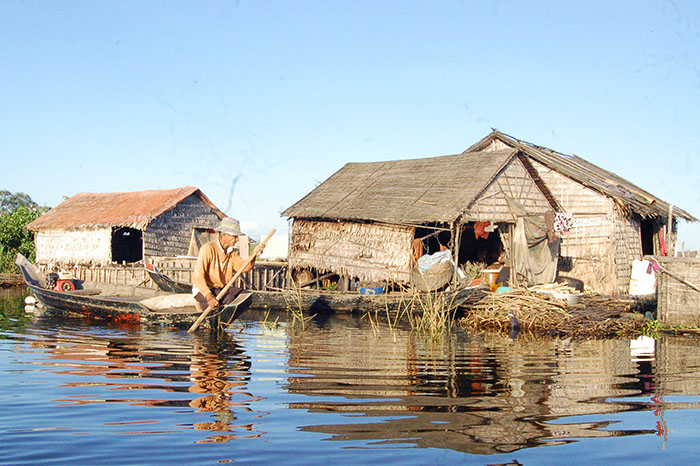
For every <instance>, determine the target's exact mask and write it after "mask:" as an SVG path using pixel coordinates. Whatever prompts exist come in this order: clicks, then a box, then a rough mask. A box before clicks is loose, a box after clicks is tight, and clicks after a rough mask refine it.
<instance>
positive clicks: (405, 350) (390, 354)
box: [287, 327, 700, 454]
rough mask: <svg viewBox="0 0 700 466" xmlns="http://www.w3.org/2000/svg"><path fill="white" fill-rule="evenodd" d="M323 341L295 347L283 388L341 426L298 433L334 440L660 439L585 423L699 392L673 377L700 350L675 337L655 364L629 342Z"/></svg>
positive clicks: (463, 447)
mask: <svg viewBox="0 0 700 466" xmlns="http://www.w3.org/2000/svg"><path fill="white" fill-rule="evenodd" d="M321 332H322V335H323V336H322V337H319V335H317V334H314V335H313V336H311V335H309V334H308V333H305V334H298V335H293V336H292V338H291V339H290V343H289V351H290V366H291V367H290V370H292V371H293V372H296V373H298V374H300V375H303V376H301V377H290V378H289V384H288V387H287V388H288V389H289V390H290V391H291V392H293V393H298V394H304V395H307V396H309V397H310V398H317V399H310V400H308V401H305V402H300V403H293V404H292V405H291V406H290V407H292V408H294V409H303V410H308V411H310V412H313V413H334V414H342V415H343V416H344V418H345V420H346V421H347V423H334V424H316V425H308V426H305V427H303V429H304V430H306V431H311V432H319V433H326V434H330V438H331V439H333V440H339V441H351V440H364V441H372V442H375V443H376V442H380V443H383V444H387V443H395V444H410V445H415V446H417V447H423V448H430V447H435V448H450V449H453V450H456V451H462V452H468V453H473V454H493V453H503V452H512V451H515V450H519V449H522V448H526V447H534V446H543V445H549V446H551V445H557V444H561V443H565V442H571V441H573V440H574V439H585V438H597V437H621V436H631V435H639V434H659V433H660V432H666V433H667V432H668V429H667V428H665V427H664V426H663V425H662V424H663V421H662V420H659V422H658V423H657V425H650V426H648V428H642V429H629V428H627V429H622V428H617V429H615V428H614V427H615V426H614V424H615V423H616V422H617V421H610V420H605V421H588V420H587V421H581V419H584V416H590V417H592V416H591V415H596V416H595V417H596V418H598V419H600V418H601V416H600V415H601V414H614V413H621V412H628V411H642V410H646V411H648V410H653V411H654V412H655V413H662V412H663V410H664V409H668V408H671V409H674V408H676V409H677V408H681V407H680V406H678V405H676V406H673V405H668V406H666V407H662V406H661V404H660V403H661V397H660V394H661V393H686V394H687V393H696V394H697V393H700V386H699V385H698V383H697V380H693V381H692V382H690V383H689V381H688V379H687V378H686V377H682V378H680V379H676V378H675V377H674V376H673V375H672V374H678V373H679V372H678V371H684V369H683V368H681V367H678V368H673V367H671V365H677V364H678V361H681V360H684V361H688V357H689V356H690V357H692V358H694V359H693V360H694V361H695V362H696V363H697V362H698V361H699V360H700V358H698V350H697V348H696V347H692V346H690V347H686V346H685V345H683V344H682V343H681V341H682V340H676V339H669V338H664V339H662V340H661V341H660V348H659V351H658V353H659V356H660V357H659V363H660V366H657V365H656V364H655V361H654V360H653V359H650V358H649V357H648V355H647V356H646V357H641V358H640V356H639V353H637V354H633V352H632V349H633V348H631V346H630V342H629V341H628V340H604V341H580V342H574V341H568V340H551V339H548V340H537V339H529V340H528V339H525V338H519V339H518V340H516V341H512V340H509V339H507V338H501V337H495V336H492V337H483V336H471V337H469V336H466V337H465V336H454V337H453V338H450V339H448V340H447V341H445V342H443V343H442V344H441V345H440V346H439V347H435V345H434V344H433V343H426V342H425V341H421V339H419V338H417V337H416V336H415V335H414V334H412V333H410V332H394V333H392V334H384V335H382V336H381V338H378V337H377V335H375V334H372V333H371V332H365V333H364V334H363V336H357V337H356V338H352V339H351V338H347V330H346V329H343V328H340V327H327V328H324V329H323V330H322V331H321ZM679 344H680V346H681V347H680V348H679ZM312 346H313V349H311V348H312ZM691 348H692V351H691V352H689V350H690V349H691ZM670 353H675V354H670ZM691 355H692V356H691ZM671 361H674V362H673V363H672V362H671ZM292 368H296V369H292ZM684 372H685V371H684ZM309 375H311V376H312V377H309ZM681 380H682V381H683V382H681ZM681 385H682V386H681ZM338 397H342V399H338ZM613 398H615V399H617V400H616V401H612V400H611V399H613ZM691 406H692V407H694V408H695V409H697V408H698V407H700V405H698V404H697V403H696V402H693V403H691ZM686 407H687V406H686ZM572 416H576V417H577V418H576V419H577V420H576V421H575V422H573V421H572V419H571V417H572ZM372 419H375V421H372Z"/></svg>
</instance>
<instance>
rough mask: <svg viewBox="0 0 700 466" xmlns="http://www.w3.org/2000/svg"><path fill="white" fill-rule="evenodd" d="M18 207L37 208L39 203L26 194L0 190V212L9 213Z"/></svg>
mask: <svg viewBox="0 0 700 466" xmlns="http://www.w3.org/2000/svg"><path fill="white" fill-rule="evenodd" d="M19 207H28V208H30V209H39V205H38V204H37V203H36V202H34V201H33V200H32V198H31V197H29V195H27V194H24V193H11V192H10V191H7V190H0V214H11V213H12V212H14V211H15V210H17V209H18V208H19Z"/></svg>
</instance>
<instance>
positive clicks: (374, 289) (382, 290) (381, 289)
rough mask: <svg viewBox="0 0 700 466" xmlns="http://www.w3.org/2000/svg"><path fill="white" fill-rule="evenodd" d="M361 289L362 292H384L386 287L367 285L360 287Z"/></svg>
mask: <svg viewBox="0 0 700 466" xmlns="http://www.w3.org/2000/svg"><path fill="white" fill-rule="evenodd" d="M358 290H359V291H360V294H382V293H384V287H383V286H380V287H377V288H365V287H360V288H358Z"/></svg>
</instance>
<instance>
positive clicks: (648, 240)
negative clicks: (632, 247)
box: [639, 219, 657, 256]
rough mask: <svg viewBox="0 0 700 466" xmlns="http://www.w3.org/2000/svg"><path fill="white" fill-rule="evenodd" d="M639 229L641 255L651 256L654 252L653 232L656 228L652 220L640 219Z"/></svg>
mask: <svg viewBox="0 0 700 466" xmlns="http://www.w3.org/2000/svg"><path fill="white" fill-rule="evenodd" d="M639 230H640V234H641V237H642V238H641V239H642V256H653V255H654V254H655V251H654V233H655V231H656V230H657V229H656V225H655V222H654V220H650V219H646V220H642V221H641V223H640V227H639Z"/></svg>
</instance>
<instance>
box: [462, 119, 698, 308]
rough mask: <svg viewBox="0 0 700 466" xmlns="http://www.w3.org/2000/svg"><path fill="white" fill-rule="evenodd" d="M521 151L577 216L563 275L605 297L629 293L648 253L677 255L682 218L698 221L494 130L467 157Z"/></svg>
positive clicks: (563, 256) (573, 160) (565, 244)
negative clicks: (633, 276)
mask: <svg viewBox="0 0 700 466" xmlns="http://www.w3.org/2000/svg"><path fill="white" fill-rule="evenodd" d="M504 149H516V150H519V151H521V153H523V154H525V155H526V156H527V157H528V159H529V161H530V164H531V165H532V166H533V167H534V168H535V170H536V173H537V176H538V177H539V178H540V179H541V180H542V181H543V182H544V183H545V184H546V185H547V186H548V188H549V191H550V192H551V193H552V195H553V196H554V197H556V199H557V201H558V202H559V204H560V205H561V207H562V208H563V210H564V211H565V212H567V213H569V214H570V215H571V216H572V228H571V230H570V231H568V232H567V233H566V234H563V235H562V242H561V251H560V260H559V265H558V268H559V271H560V274H562V275H566V276H570V277H573V278H577V279H580V280H582V281H583V282H584V283H585V286H586V288H587V289H590V290H593V291H597V292H600V293H604V294H614V293H627V292H628V291H629V284H630V278H631V274H632V263H633V261H634V260H641V259H642V257H643V256H645V255H657V256H673V255H674V252H675V249H676V238H677V231H678V230H677V228H678V220H679V219H683V220H685V221H690V222H695V221H697V219H696V218H695V217H693V216H692V215H690V214H689V213H688V212H686V211H684V210H683V209H680V208H678V207H677V206H672V205H670V204H669V203H668V202H665V201H663V200H662V199H659V198H658V197H656V196H654V195H652V194H650V193H648V192H647V191H645V190H643V189H642V188H640V187H638V186H636V185H634V184H633V183H631V182H629V181H627V180H625V179H623V178H621V177H619V176H617V175H615V174H614V173H611V172H609V171H606V170H604V169H602V168H600V167H597V166H596V165H594V164H592V163H590V162H588V161H586V160H584V159H582V158H581V157H578V156H576V155H569V154H563V153H561V152H557V151H555V150H552V149H548V148H546V147H542V146H537V145H535V144H532V143H529V142H526V141H522V140H519V139H516V138H514V137H512V136H509V135H507V134H504V133H501V132H499V131H497V130H493V131H492V132H491V134H489V135H488V136H486V137H485V138H483V139H481V140H480V141H479V142H477V143H476V144H474V145H473V146H471V147H470V148H469V149H467V151H466V152H465V153H473V152H479V153H481V154H482V155H484V156H488V153H490V152H492V151H496V152H500V151H502V150H504Z"/></svg>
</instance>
